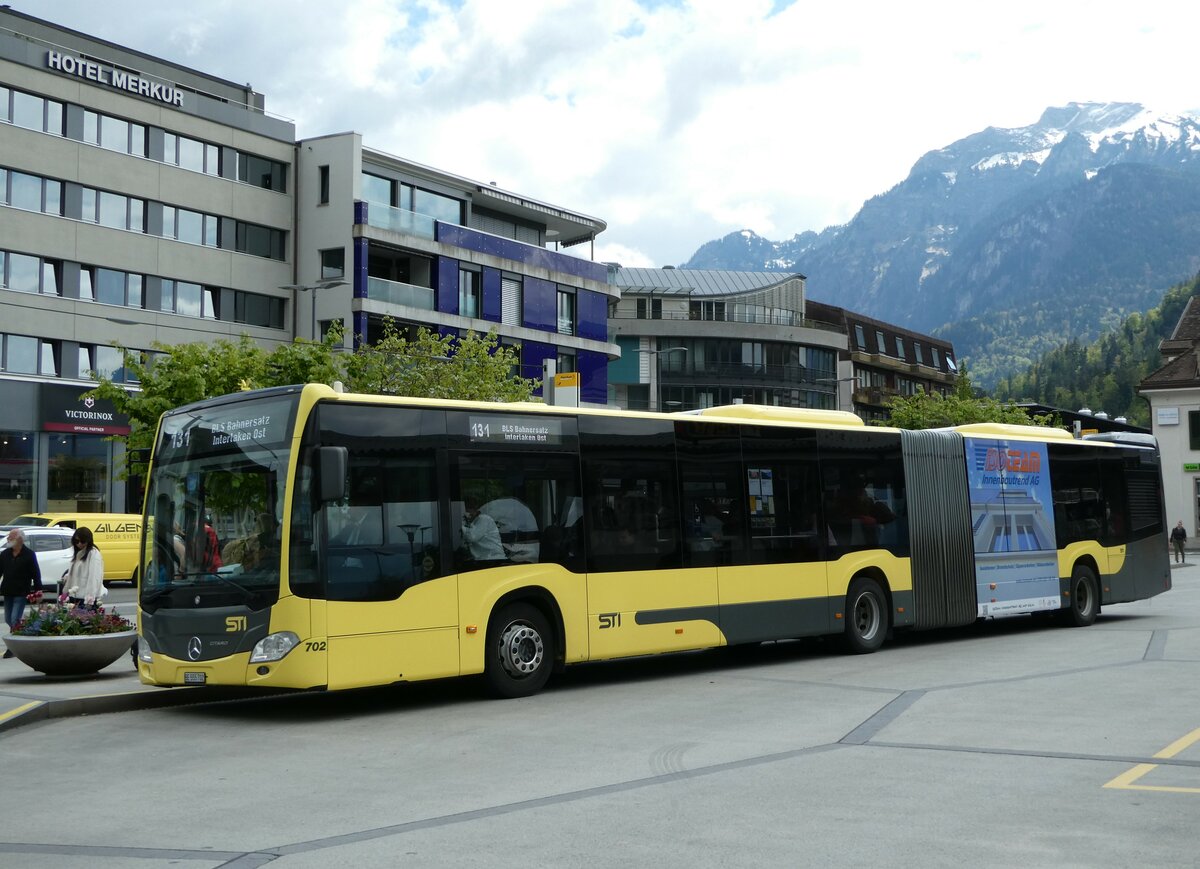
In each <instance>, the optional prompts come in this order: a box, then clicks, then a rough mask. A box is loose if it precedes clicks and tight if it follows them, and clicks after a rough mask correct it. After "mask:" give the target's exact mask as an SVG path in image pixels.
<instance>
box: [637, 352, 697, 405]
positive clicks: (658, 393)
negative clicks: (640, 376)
mask: <svg viewBox="0 0 1200 869" xmlns="http://www.w3.org/2000/svg"><path fill="white" fill-rule="evenodd" d="M637 352H638V353H639V354H641V355H646V356H653V357H654V407H653V408H652V409H653V410H659V411H661V410H662V409H663V404H664V402H663V400H662V357H663V354H664V353H687V352H688V349H687V348H686V347H663V348H662V349H661V350H638V351H637Z"/></svg>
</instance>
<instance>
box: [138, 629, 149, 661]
mask: <svg viewBox="0 0 1200 869" xmlns="http://www.w3.org/2000/svg"><path fill="white" fill-rule="evenodd" d="M137 649H138V660H139V661H141V662H142V663H143V664H151V663H153V658H152V657H151V656H150V644H149V643H147V642H146V638H145V637H142V636H139V637H138V639H137Z"/></svg>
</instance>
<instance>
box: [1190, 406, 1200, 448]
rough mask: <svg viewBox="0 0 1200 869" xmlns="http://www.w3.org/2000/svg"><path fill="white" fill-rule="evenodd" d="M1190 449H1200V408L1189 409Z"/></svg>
mask: <svg viewBox="0 0 1200 869" xmlns="http://www.w3.org/2000/svg"><path fill="white" fill-rule="evenodd" d="M1188 449H1189V450H1192V451H1194V452H1196V451H1200V410H1189V411H1188Z"/></svg>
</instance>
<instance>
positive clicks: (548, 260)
mask: <svg viewBox="0 0 1200 869" xmlns="http://www.w3.org/2000/svg"><path fill="white" fill-rule="evenodd" d="M434 236H435V238H436V239H437V240H438V241H440V242H442V243H443V244H452V245H454V246H455V247H465V248H466V249H467V250H473V251H476V252H478V253H487V254H491V255H492V256H501V257H504V258H505V259H510V260H514V261H516V262H519V263H524V264H525V265H527V266H534V267H537V268H543V269H549V270H550V271H555V272H563V273H565V274H568V275H575V276H576V277H580V278H588V279H590V280H593V281H601V282H604V281H607V280H608V266H606V265H604V264H603V263H594V262H592V261H591V260H585V259H580V258H579V257H574V256H568V255H567V254H565V253H558V252H556V251H552V250H546V249H545V248H544V247H536V246H534V245H531V244H523V243H522V242H519V241H514V240H513V239H511V238H502V237H501V236H498V235H490V234H489V233H486V232H479V231H478V230H475V229H469V228H467V227H465V226H459V225H458V224H454V223H442V222H441V221H440V220H439V221H438V223H437V226H436V229H435V232H434Z"/></svg>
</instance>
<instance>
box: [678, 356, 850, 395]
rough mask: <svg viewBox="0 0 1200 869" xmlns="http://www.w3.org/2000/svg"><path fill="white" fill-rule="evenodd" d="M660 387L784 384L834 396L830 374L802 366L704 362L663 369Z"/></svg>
mask: <svg viewBox="0 0 1200 869" xmlns="http://www.w3.org/2000/svg"><path fill="white" fill-rule="evenodd" d="M659 378H660V380H661V381H662V382H663V383H674V384H680V383H688V384H690V383H692V382H701V381H716V382H720V381H724V380H734V381H739V382H745V383H760V382H773V383H786V384H790V385H799V386H804V387H805V388H807V389H812V390H815V391H817V392H829V393H831V394H832V393H834V392H835V390H834V384H833V383H831V382H829V381H830V379H831V375H830V372H827V371H817V370H816V369H810V368H805V367H804V366H802V365H776V364H770V363H766V364H759V365H741V364H738V363H736V362H734V363H724V364H723V363H717V362H706V363H704V364H703V365H698V366H694V367H693V366H688V367H680V366H678V365H663V366H662V367H661V368H660V369H659Z"/></svg>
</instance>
